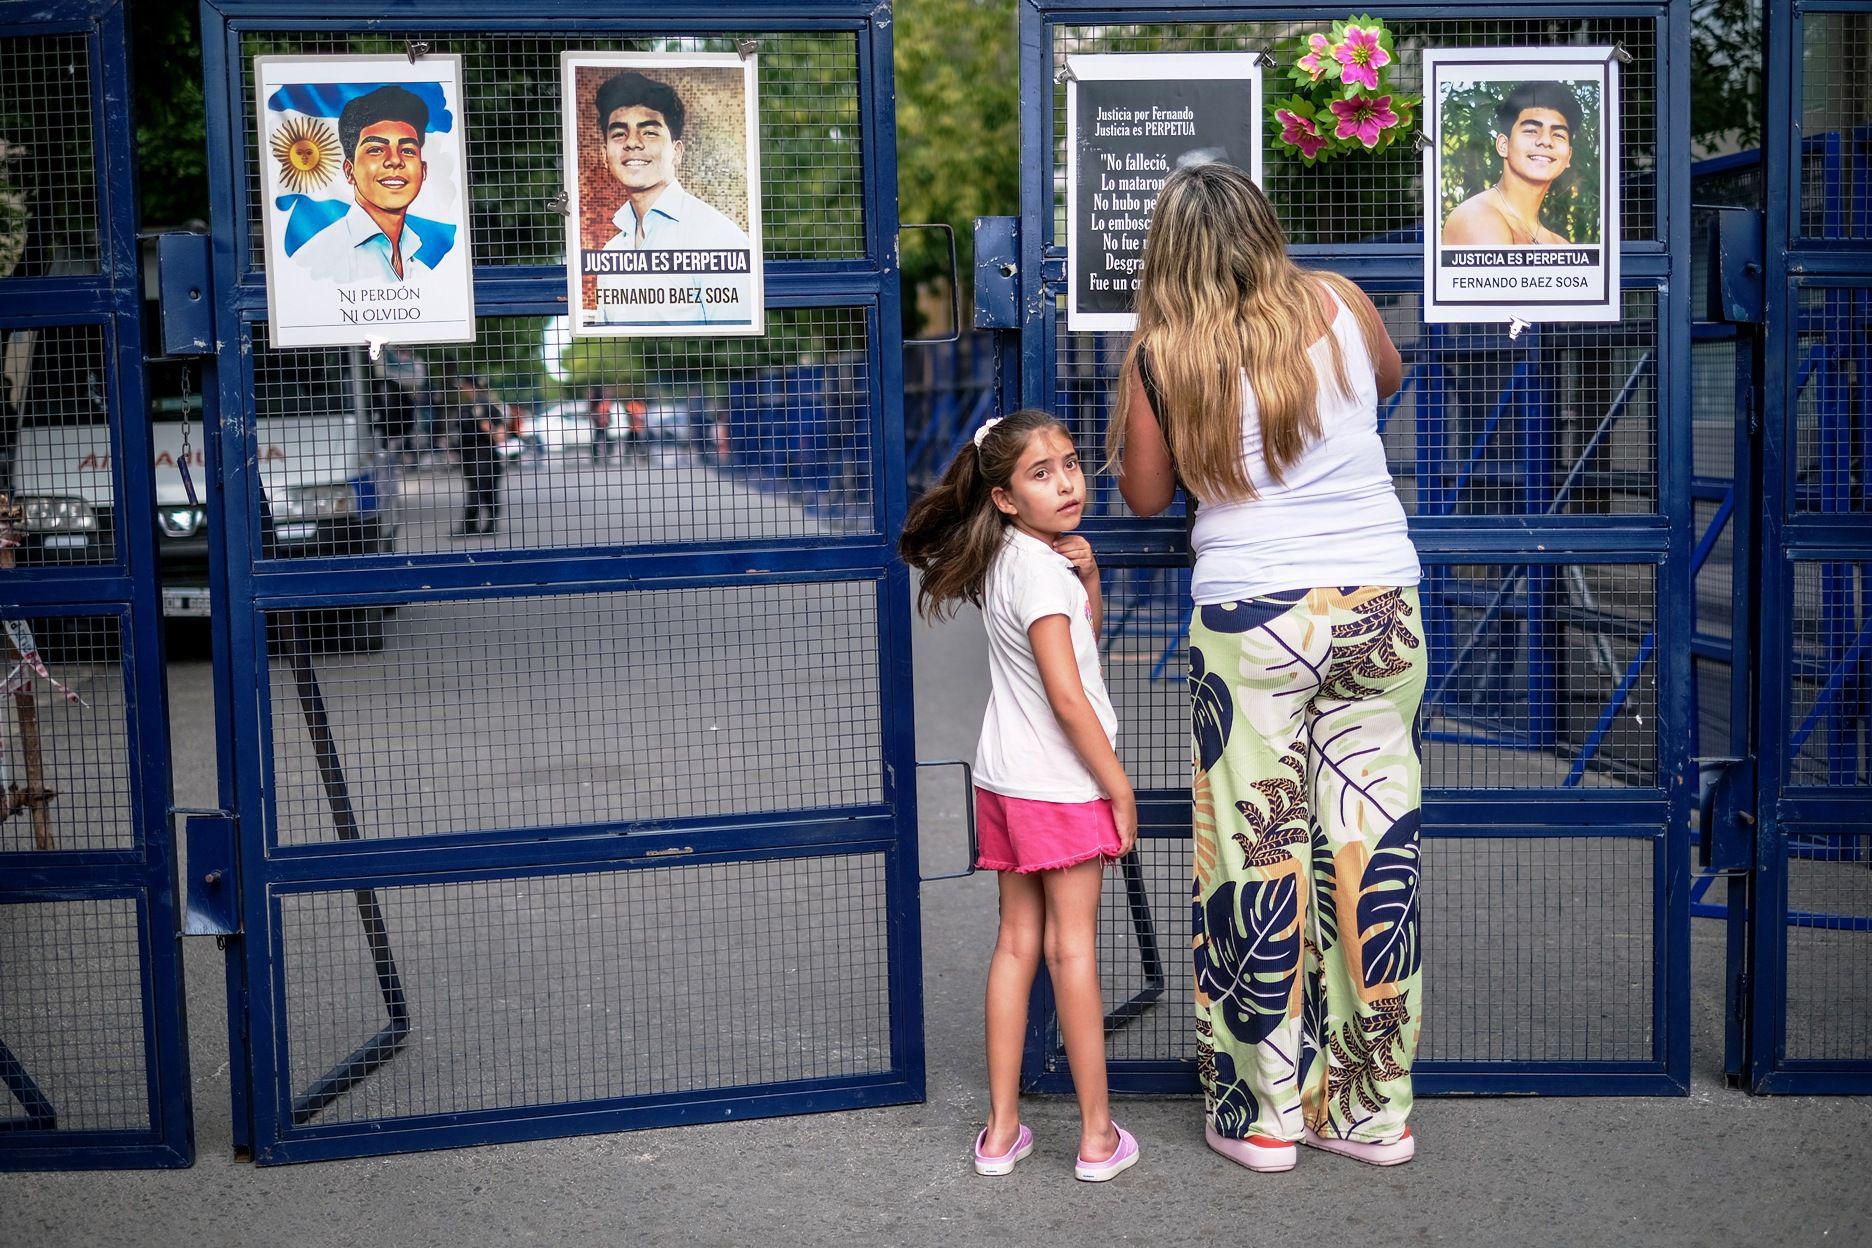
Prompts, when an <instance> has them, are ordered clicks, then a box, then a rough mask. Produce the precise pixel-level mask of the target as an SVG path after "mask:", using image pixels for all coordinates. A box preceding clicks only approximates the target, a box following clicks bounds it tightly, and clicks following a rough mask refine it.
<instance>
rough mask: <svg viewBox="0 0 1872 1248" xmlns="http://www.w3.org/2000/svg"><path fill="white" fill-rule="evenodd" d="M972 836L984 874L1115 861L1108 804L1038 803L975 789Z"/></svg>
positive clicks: (1102, 801)
mask: <svg viewBox="0 0 1872 1248" xmlns="http://www.w3.org/2000/svg"><path fill="white" fill-rule="evenodd" d="M975 833H976V839H977V842H978V845H979V849H980V856H979V857H977V858H976V860H975V865H976V866H978V867H981V868H982V869H984V870H987V871H1022V872H1026V871H1051V870H1054V869H1055V868H1058V867H1070V866H1073V865H1074V864H1076V863H1081V862H1085V861H1086V860H1087V859H1090V858H1104V859H1107V860H1111V859H1116V858H1117V857H1118V825H1117V823H1115V822H1114V821H1113V819H1112V807H1111V800H1110V799H1109V798H1103V797H1101V798H1098V799H1097V800H1096V801H1090V802H1038V801H1034V800H1032V799H1030V798H1025V797H1005V796H1003V795H1002V794H1000V793H990V792H989V791H988V790H987V789H976V790H975Z"/></svg>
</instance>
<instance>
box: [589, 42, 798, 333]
mask: <svg viewBox="0 0 1872 1248" xmlns="http://www.w3.org/2000/svg"><path fill="white" fill-rule="evenodd" d="M559 63H560V77H561V84H562V87H563V91H564V96H563V98H564V100H565V116H564V126H565V138H564V143H565V172H566V200H567V204H568V206H569V209H570V211H569V214H568V216H567V218H566V223H567V224H566V229H567V238H566V255H567V257H569V259H570V263H568V264H567V265H566V296H567V304H568V306H569V308H570V309H571V318H572V332H573V333H574V334H575V335H592V336H603V337H612V338H625V337H635V336H640V335H654V336H659V337H661V336H664V335H672V334H711V335H714V334H759V333H762V332H764V330H765V309H764V307H763V302H764V297H763V290H762V281H761V247H760V228H761V226H760V129H759V124H758V118H757V116H756V113H755V105H756V102H757V100H758V98H759V90H758V84H759V71H758V67H757V58H756V57H754V56H748V57H745V58H743V57H741V56H738V55H736V54H735V53H732V52H724V53H690V52H680V53H675V52H672V53H651V52H631V53H618V52H566V53H564V54H563V55H562V56H561V57H560V62H559Z"/></svg>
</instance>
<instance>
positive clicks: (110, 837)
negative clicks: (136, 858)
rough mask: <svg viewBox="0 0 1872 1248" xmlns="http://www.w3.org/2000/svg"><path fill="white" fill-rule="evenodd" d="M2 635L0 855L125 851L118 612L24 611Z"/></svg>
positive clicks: (129, 834)
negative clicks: (109, 614)
mask: <svg viewBox="0 0 1872 1248" xmlns="http://www.w3.org/2000/svg"><path fill="white" fill-rule="evenodd" d="M0 632H3V633H4V642H3V643H0V665H4V668H5V672H4V683H3V684H0V854H7V853H16V852H17V853H26V852H34V853H55V852H71V851H83V850H101V849H129V848H130V847H131V846H132V844H133V842H134V841H135V839H136V827H135V823H134V821H133V819H132V813H131V806H130V793H131V778H130V749H129V741H128V736H127V733H128V723H129V720H128V718H127V716H126V714H125V706H124V669H123V651H122V645H121V634H120V631H119V627H118V622H117V620H116V618H115V617H91V616H60V617H51V618H47V617H38V618H24V617H22V618H17V619H11V620H6V621H4V622H0Z"/></svg>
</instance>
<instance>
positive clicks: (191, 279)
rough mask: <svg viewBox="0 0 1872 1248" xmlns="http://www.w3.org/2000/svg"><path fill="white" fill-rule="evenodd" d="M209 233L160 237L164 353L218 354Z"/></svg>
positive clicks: (158, 271)
mask: <svg viewBox="0 0 1872 1248" xmlns="http://www.w3.org/2000/svg"><path fill="white" fill-rule="evenodd" d="M209 247H210V242H209V238H208V236H207V235H206V234H187V233H180V232H178V233H171V234H158V235H157V236H156V285H157V293H158V295H159V297H160V298H159V307H160V309H161V312H162V343H163V354H164V355H182V356H187V355H213V354H214V349H215V346H214V342H215V339H214V311H213V309H214V300H213V298H211V295H212V293H213V291H214V286H213V285H212V282H211V279H212V277H213V270H212V268H211V267H210V259H209V256H210V250H209Z"/></svg>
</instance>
